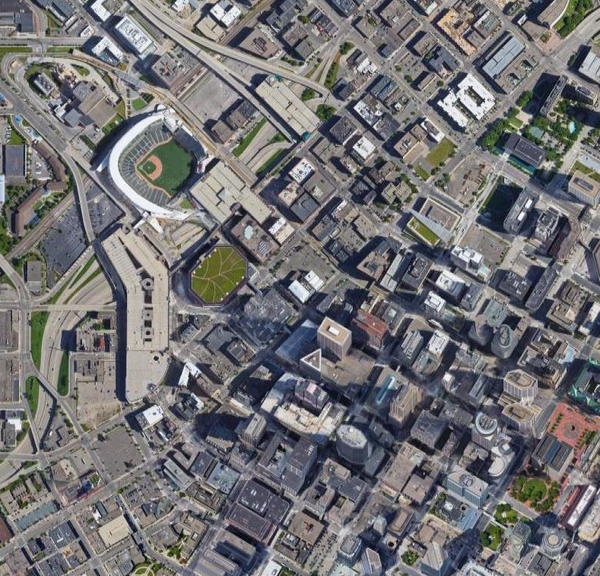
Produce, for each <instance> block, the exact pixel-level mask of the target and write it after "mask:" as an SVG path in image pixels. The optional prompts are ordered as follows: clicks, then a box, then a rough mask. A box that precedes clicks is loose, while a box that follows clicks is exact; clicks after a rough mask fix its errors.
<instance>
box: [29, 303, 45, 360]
mask: <svg viewBox="0 0 600 576" xmlns="http://www.w3.org/2000/svg"><path fill="white" fill-rule="evenodd" d="M49 316H50V313H49V312H43V311H40V312H32V313H31V357H32V358H33V363H34V364H35V367H36V368H37V369H38V370H39V369H40V364H41V362H42V344H43V341H44V330H45V329H46V323H47V322H48V317H49Z"/></svg>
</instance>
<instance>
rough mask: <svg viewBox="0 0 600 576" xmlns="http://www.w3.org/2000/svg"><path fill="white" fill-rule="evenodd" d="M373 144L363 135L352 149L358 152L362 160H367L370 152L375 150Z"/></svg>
mask: <svg viewBox="0 0 600 576" xmlns="http://www.w3.org/2000/svg"><path fill="white" fill-rule="evenodd" d="M375 149H376V148H375V145H374V144H373V143H372V142H371V141H370V140H369V139H368V138H367V137H366V136H363V137H362V138H361V139H360V140H359V141H358V142H357V143H356V144H354V146H353V147H352V150H354V152H356V153H357V154H358V156H359V157H360V158H362V160H365V161H366V160H368V159H369V157H370V156H371V154H373V152H375Z"/></svg>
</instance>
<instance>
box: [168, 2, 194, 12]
mask: <svg viewBox="0 0 600 576" xmlns="http://www.w3.org/2000/svg"><path fill="white" fill-rule="evenodd" d="M189 3H190V1H189V0H175V2H173V4H171V10H173V11H175V12H177V13H178V14H179V12H181V11H183V9H184V8H185V7H186V6H188V5H189Z"/></svg>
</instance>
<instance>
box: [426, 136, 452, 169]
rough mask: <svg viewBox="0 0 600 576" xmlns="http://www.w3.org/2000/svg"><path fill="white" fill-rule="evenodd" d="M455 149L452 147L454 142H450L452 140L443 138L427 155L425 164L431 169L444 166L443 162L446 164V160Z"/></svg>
mask: <svg viewBox="0 0 600 576" xmlns="http://www.w3.org/2000/svg"><path fill="white" fill-rule="evenodd" d="M455 148H456V146H455V145H454V142H452V140H449V139H448V138H444V139H443V140H442V141H441V142H440V143H439V144H438V145H437V146H436V147H435V148H433V150H432V151H431V152H430V153H429V154H428V155H427V158H426V160H427V163H428V164H429V165H430V166H431V167H432V168H437V167H438V166H440V165H442V164H444V162H446V160H448V158H450V155H451V154H452V152H454V149H455Z"/></svg>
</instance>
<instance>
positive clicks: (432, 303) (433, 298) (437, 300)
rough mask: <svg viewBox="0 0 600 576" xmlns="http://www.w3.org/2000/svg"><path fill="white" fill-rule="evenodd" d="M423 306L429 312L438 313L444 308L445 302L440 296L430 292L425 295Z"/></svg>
mask: <svg viewBox="0 0 600 576" xmlns="http://www.w3.org/2000/svg"><path fill="white" fill-rule="evenodd" d="M423 305H424V306H425V308H428V309H429V310H432V311H434V312H438V313H440V312H442V310H443V309H444V307H445V306H446V300H444V299H443V298H442V297H441V296H438V295H437V294H436V293H435V292H431V291H430V292H429V293H428V294H427V297H426V298H425V302H424V303H423Z"/></svg>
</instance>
